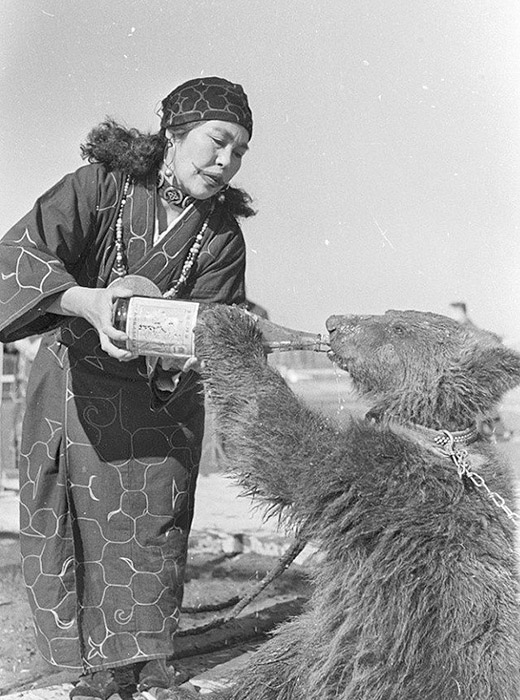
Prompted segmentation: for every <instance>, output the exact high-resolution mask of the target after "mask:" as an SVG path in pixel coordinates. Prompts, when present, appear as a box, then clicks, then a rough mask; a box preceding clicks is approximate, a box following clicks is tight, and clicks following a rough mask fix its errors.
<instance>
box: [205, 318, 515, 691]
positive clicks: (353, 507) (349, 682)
mask: <svg viewBox="0 0 520 700" xmlns="http://www.w3.org/2000/svg"><path fill="white" fill-rule="evenodd" d="M327 328H328V330H329V334H330V345H331V351H330V355H331V359H332V361H333V362H335V363H336V364H337V365H339V366H340V367H341V368H343V369H344V370H346V371H347V372H349V374H350V376H351V378H352V381H353V384H354V386H355V387H356V389H357V390H358V392H359V393H360V394H361V395H362V396H363V397H364V398H365V399H369V400H370V401H371V404H370V405H371V406H372V409H371V410H370V411H369V412H368V414H367V416H366V417H365V418H364V419H360V418H352V420H351V421H350V422H349V424H348V425H347V426H344V427H342V428H340V427H339V426H338V425H336V424H335V422H334V421H333V420H332V419H331V418H326V417H324V416H323V415H320V414H319V413H317V412H315V411H312V410H310V409H309V408H307V407H306V406H305V405H304V404H303V403H302V401H301V400H299V399H298V398H297V397H296V396H295V394H294V393H293V392H292V391H291V390H290V389H289V387H288V386H287V385H286V383H285V382H284V381H283V379H282V378H281V376H280V375H279V374H278V373H277V372H276V370H274V369H273V368H272V367H271V366H270V365H269V364H268V362H267V361H266V357H265V353H264V350H263V347H262V342H261V335H260V332H259V331H258V329H257V327H256V325H255V321H254V319H252V318H250V317H248V316H247V315H246V314H244V312H242V311H240V310H239V309H236V308H229V307H216V308H214V309H210V310H208V311H206V312H204V314H202V316H201V319H200V322H199V324H198V326H197V328H196V347H197V355H198V357H199V359H200V360H202V361H203V368H204V369H203V375H204V378H205V384H206V389H207V393H208V396H209V398H210V400H211V403H212V405H213V407H214V409H215V412H216V424H217V426H218V430H219V431H220V433H221V435H222V436H223V439H224V454H225V459H226V462H227V467H228V469H229V470H230V471H232V472H234V473H236V474H237V476H238V479H239V480H240V482H241V483H242V485H243V487H244V490H245V492H247V493H249V494H251V495H254V497H255V498H256V499H260V500H261V501H262V502H265V504H266V506H267V510H268V512H271V513H273V512H274V513H275V514H278V515H280V516H281V517H282V518H284V519H285V520H286V521H287V522H288V523H289V524H290V525H292V526H293V527H294V528H296V529H297V530H299V531H300V532H302V533H303V534H305V535H306V536H308V537H309V538H311V539H312V540H313V541H314V542H315V543H317V544H318V545H319V547H320V549H321V551H322V554H323V556H322V557H321V558H319V559H317V561H319V563H317V564H316V567H315V571H313V573H312V576H313V583H314V585H313V594H312V597H311V599H310V601H309V604H308V607H307V609H306V611H305V612H304V613H303V614H302V615H300V616H299V617H297V618H296V619H293V620H291V621H289V622H287V623H285V624H284V625H282V626H281V627H280V628H279V629H278V631H277V632H276V633H275V634H274V635H273V637H272V638H271V639H270V640H269V641H267V642H266V643H265V644H263V645H262V646H261V648H260V649H259V651H258V652H257V653H256V654H255V655H253V657H252V660H251V662H250V663H249V665H248V666H247V668H246V669H245V671H244V672H242V673H241V674H240V676H239V677H238V678H237V679H236V684H235V685H234V686H233V688H232V689H231V690H230V691H229V693H228V694H227V695H226V697H229V698H233V699H234V700H332V699H333V698H334V699H339V698H341V699H344V700H452V699H453V700H518V698H519V697H520V626H519V598H518V596H519V580H518V558H517V553H516V550H515V528H516V523H517V521H518V516H517V515H516V513H515V512H514V507H515V506H514V479H513V474H512V471H511V469H510V467H509V466H508V465H507V464H506V463H505V461H504V459H503V457H502V456H500V454H499V453H498V452H497V449H496V447H495V446H494V444H492V443H491V442H489V441H488V440H487V439H485V438H484V437H483V436H482V435H480V434H479V432H478V428H477V427H476V426H477V421H478V420H479V419H481V418H482V416H485V415H486V414H488V413H489V412H490V411H492V409H493V408H494V407H495V405H496V404H497V402H498V401H499V400H500V399H501V397H502V395H503V394H504V393H505V392H506V391H508V390H509V389H511V388H513V387H515V386H517V385H518V384H520V355H518V354H517V353H515V352H513V351H512V350H510V349H508V348H506V347H505V346H503V345H502V344H500V342H497V341H494V340H493V339H491V338H490V337H489V336H486V334H484V333H479V332H478V330H476V329H472V328H470V327H465V326H462V325H461V324H459V323H457V322H456V321H454V320H453V319H450V318H447V317H444V316H439V315H436V314H432V313H423V312H418V311H388V312H387V313H385V314H384V315H379V316H331V317H330V318H329V319H328V321H327Z"/></svg>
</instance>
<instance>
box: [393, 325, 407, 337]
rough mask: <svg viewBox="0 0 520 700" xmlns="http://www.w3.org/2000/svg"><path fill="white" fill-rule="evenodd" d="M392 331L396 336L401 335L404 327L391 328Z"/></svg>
mask: <svg viewBox="0 0 520 700" xmlns="http://www.w3.org/2000/svg"><path fill="white" fill-rule="evenodd" d="M392 331H393V332H394V333H395V334H396V335H403V333H404V331H405V329H404V326H392Z"/></svg>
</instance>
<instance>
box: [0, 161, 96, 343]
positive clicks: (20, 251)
mask: <svg viewBox="0 0 520 700" xmlns="http://www.w3.org/2000/svg"><path fill="white" fill-rule="evenodd" d="M97 172H98V171H97V170H96V169H95V168H92V167H91V166H85V167H83V168H80V169H79V170H78V171H76V172H75V173H73V174H69V175H66V176H65V177H64V178H63V179H62V180H60V182H58V183H57V184H56V185H55V186H54V187H52V188H51V189H50V190H48V191H47V192H46V193H45V194H44V195H42V196H41V197H40V198H39V199H38V200H37V201H36V203H35V205H34V207H33V208H32V210H31V211H30V212H29V213H28V214H26V216H24V217H23V218H22V219H21V220H20V221H19V222H18V223H17V224H15V225H14V226H13V227H12V228H11V229H10V230H9V231H8V232H7V233H6V234H5V235H4V236H3V237H2V238H1V239H0V341H2V342H4V343H6V342H11V341H14V340H17V339H19V338H24V337H26V336H29V335H35V334H39V333H43V332H45V331H48V330H51V329H52V328H55V327H56V326H58V325H59V323H60V322H61V321H62V317H61V316H57V315H55V314H50V313H47V312H46V307H47V306H48V305H49V304H50V303H51V302H52V300H53V299H54V298H55V295H56V294H58V293H60V292H63V291H64V290H65V289H68V288H69V287H73V286H75V285H76V284H77V281H76V279H75V277H74V269H75V268H76V267H77V266H78V263H79V262H80V261H81V257H82V255H83V253H84V251H85V250H86V246H87V242H88V240H89V235H90V233H91V232H92V231H93V229H94V226H95V220H96V199H97V191H98V187H97V179H98V176H97Z"/></svg>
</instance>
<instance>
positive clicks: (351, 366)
mask: <svg viewBox="0 0 520 700" xmlns="http://www.w3.org/2000/svg"><path fill="white" fill-rule="evenodd" d="M327 330H328V331H329V335H330V345H331V351H330V353H329V356H330V359H331V360H332V361H333V362H334V363H335V364H337V365H338V366H339V367H341V368H342V369H344V370H346V371H347V372H348V373H349V374H350V376H351V378H352V381H353V384H354V386H355V388H356V389H357V391H358V392H359V393H360V394H361V395H362V396H364V397H366V398H367V399H368V400H370V401H372V402H373V409H372V411H371V413H373V414H374V415H375V416H378V417H387V418H390V419H392V420H398V421H400V422H413V423H419V424H421V425H425V426H428V427H431V428H435V429H447V430H460V429H462V428H464V427H466V426H467V425H469V424H471V423H472V422H473V421H475V420H476V419H477V418H479V417H482V416H486V415H487V414H489V412H490V411H491V410H492V409H493V408H494V406H495V405H496V404H497V402H498V401H500V399H501V398H502V396H503V394H504V393H505V392H507V391H508V390H510V389H512V388H514V387H515V386H517V385H519V384H520V355H519V354H518V353H516V352H514V351H513V350H511V349H509V348H507V347H505V346H504V345H502V344H501V343H500V341H499V340H497V338H496V336H493V334H491V333H487V332H485V331H480V330H478V329H476V328H474V327H471V326H466V325H464V324H461V323H458V322H457V321H454V320H453V319H451V318H447V317H445V316H441V315H438V314H433V313H427V312H421V311H394V310H392V311H387V312H386V313H385V314H383V315H380V316H376V315H373V316H354V315H348V316H331V317H330V318H329V319H328V320H327Z"/></svg>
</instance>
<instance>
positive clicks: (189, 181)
mask: <svg viewBox="0 0 520 700" xmlns="http://www.w3.org/2000/svg"><path fill="white" fill-rule="evenodd" d="M166 134H167V135H168V138H170V139H172V138H173V137H172V134H171V133H170V132H169V130H168V129H167V130H166ZM248 141H249V134H248V132H247V130H246V129H245V128H244V127H243V126H240V125H238V124H233V123H232V122H225V121H220V120H211V121H206V122H201V124H199V125H198V126H196V127H195V128H194V129H192V130H191V131H188V133H187V134H185V135H184V136H182V137H181V138H179V139H177V140H175V141H174V142H173V146H171V147H170V148H169V150H168V154H167V156H166V162H167V163H168V165H169V166H170V167H171V168H172V170H173V172H174V173H175V176H176V178H177V181H178V183H179V185H180V187H181V189H182V190H183V191H184V192H185V193H186V194H189V195H191V196H192V197H195V198H196V199H208V197H212V196H213V195H214V194H216V193H217V192H218V191H219V190H220V189H222V187H224V186H225V185H227V184H228V182H229V181H230V180H231V178H232V177H233V176H234V175H236V173H237V172H238V171H239V170H240V166H241V165H242V157H243V156H244V154H245V153H246V151H247V148H248V146H247V144H248Z"/></svg>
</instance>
